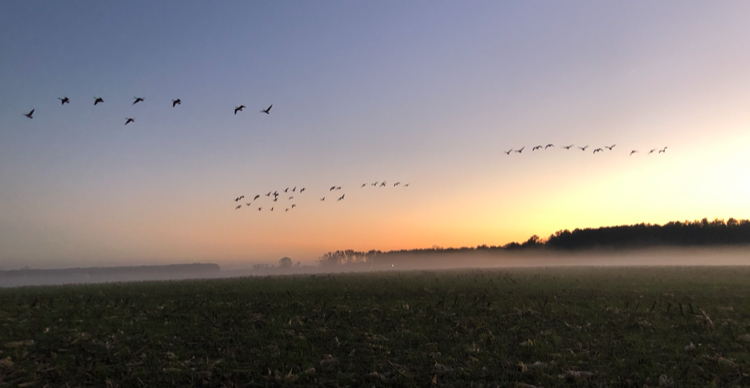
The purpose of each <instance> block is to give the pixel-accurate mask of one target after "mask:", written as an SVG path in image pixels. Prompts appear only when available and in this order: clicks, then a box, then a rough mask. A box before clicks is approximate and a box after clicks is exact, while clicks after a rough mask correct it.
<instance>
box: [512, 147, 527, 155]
mask: <svg viewBox="0 0 750 388" xmlns="http://www.w3.org/2000/svg"><path fill="white" fill-rule="evenodd" d="M525 148H526V147H523V148H521V149H520V150H515V151H514V152H518V153H519V154H520V153H521V152H523V150H524V149H525Z"/></svg>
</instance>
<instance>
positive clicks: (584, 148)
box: [578, 146, 589, 151]
mask: <svg viewBox="0 0 750 388" xmlns="http://www.w3.org/2000/svg"><path fill="white" fill-rule="evenodd" d="M578 148H580V149H581V151H586V148H589V146H585V147H578Z"/></svg>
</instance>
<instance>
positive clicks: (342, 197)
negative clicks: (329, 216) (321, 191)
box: [336, 194, 346, 202]
mask: <svg viewBox="0 0 750 388" xmlns="http://www.w3.org/2000/svg"><path fill="white" fill-rule="evenodd" d="M344 195H346V194H342V195H341V197H339V199H337V200H336V202H338V201H341V200H342V199H344Z"/></svg>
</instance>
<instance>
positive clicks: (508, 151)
mask: <svg viewBox="0 0 750 388" xmlns="http://www.w3.org/2000/svg"><path fill="white" fill-rule="evenodd" d="M503 152H505V155H510V153H511V152H513V148H511V149H509V150H507V151H503Z"/></svg>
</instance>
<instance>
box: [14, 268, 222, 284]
mask: <svg viewBox="0 0 750 388" xmlns="http://www.w3.org/2000/svg"><path fill="white" fill-rule="evenodd" d="M220 274H221V268H220V267H219V265H218V264H202V263H194V264H172V265H143V266H133V267H92V268H64V269H31V268H23V269H16V270H9V271H0V287H12V286H17V285H24V284H63V283H100V282H112V281H133V280H157V279H186V278H192V277H211V276H212V275H214V276H219V275H220Z"/></svg>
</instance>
